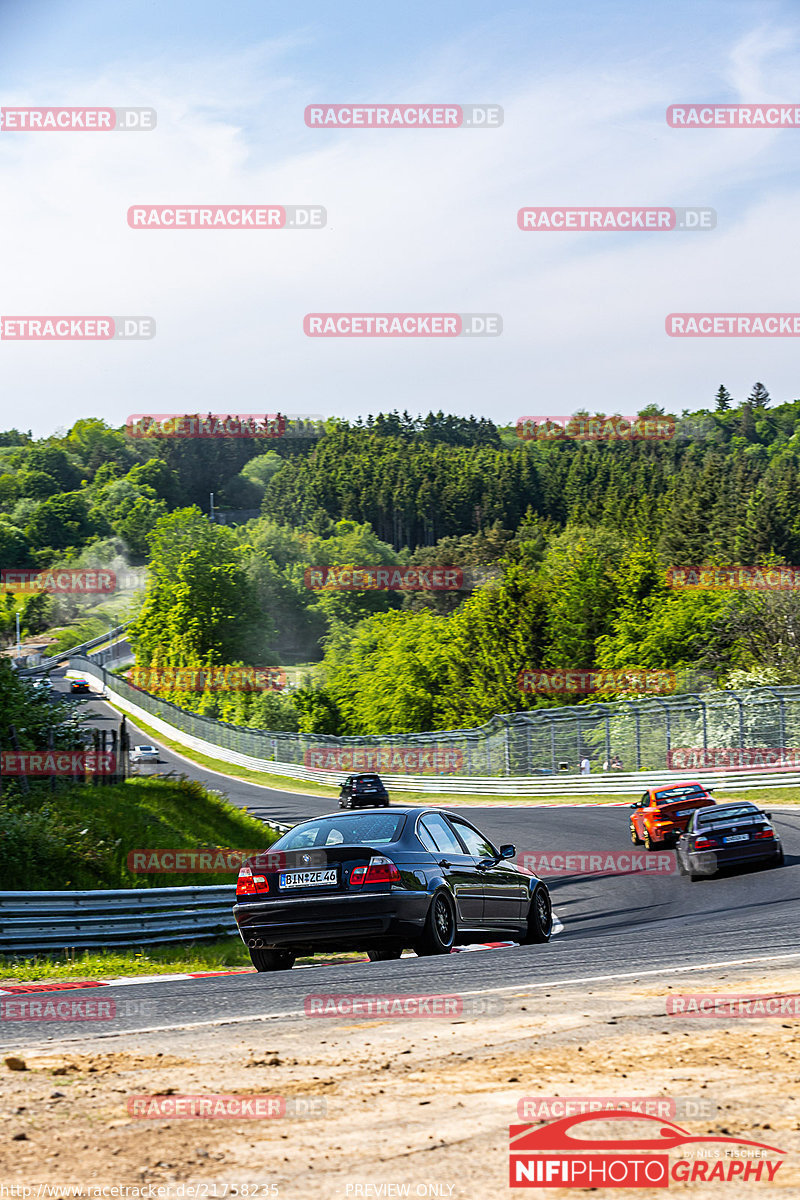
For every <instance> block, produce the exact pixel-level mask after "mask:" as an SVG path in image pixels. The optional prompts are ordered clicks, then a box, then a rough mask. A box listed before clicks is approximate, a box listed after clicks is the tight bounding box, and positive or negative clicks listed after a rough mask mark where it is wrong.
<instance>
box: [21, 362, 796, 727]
mask: <svg viewBox="0 0 800 1200" xmlns="http://www.w3.org/2000/svg"><path fill="white" fill-rule="evenodd" d="M633 407H634V406H625V405H622V406H621V408H622V409H624V411H625V412H626V413H628V414H630V412H631V409H632V408H633ZM577 415H578V416H585V417H589V416H593V417H594V416H597V417H604V416H605V415H606V414H596V413H592V412H591V411H590V410H589V409H588V408H579V409H578V410H577ZM637 415H638V416H641V417H642V418H650V417H664V416H666V417H669V418H671V419H672V420H674V422H675V434H674V436H673V437H671V438H668V439H663V440H648V439H643V438H640V439H636V440H628V439H612V440H580V439H573V440H569V439H561V440H558V439H554V438H544V437H543V438H542V439H541V440H540V439H539V438H537V437H524V438H522V437H520V436H518V431H517V429H516V428H515V427H514V426H513V425H512V426H506V427H500V426H496V425H495V424H493V423H492V422H491V421H489V420H487V419H485V418H480V419H476V418H463V417H457V416H449V415H446V414H444V413H441V412H440V413H436V414H433V413H429V414H428V415H427V416H425V417H412V416H410V415H409V414H408V413H403V414H399V413H396V412H394V413H389V414H379V415H378V416H376V417H374V418H373V417H369V418H367V420H365V421H358V422H356V423H349V422H347V421H343V420H336V419H331V420H328V421H326V422H325V423H324V427H323V428H322V429H319V430H316V431H314V434H315V435H314V436H308V437H295V438H291V439H289V438H274V439H265V438H226V439H214V440H204V439H199V438H194V439H185V438H184V439H178V438H170V437H166V436H159V435H156V436H152V437H146V438H141V437H140V438H131V437H130V436H128V434H127V433H126V431H125V428H124V427H122V428H119V429H114V428H111V427H109V426H108V425H106V424H105V423H104V422H103V421H100V420H98V419H96V418H87V419H85V420H82V421H79V422H77V423H76V424H75V425H74V426H73V428H72V429H70V430H69V431H68V432H66V433H63V434H61V435H58V436H53V437H48V438H44V439H33V438H32V437H31V436H30V435H29V434H25V433H20V432H19V431H17V430H11V431H8V432H6V433H3V434H0V567H2V568H20V567H33V568H43V567H46V566H51V565H66V564H70V565H80V566H89V565H103V566H107V565H109V564H112V563H113V564H116V565H117V568H118V567H119V564H121V563H122V564H128V565H129V566H131V567H143V566H146V567H147V585H146V588H145V589H144V591H143V592H142V593H141V594H139V595H138V596H136V597H134V599H133V601H132V604H131V608H130V614H131V615H133V616H134V623H133V626H132V628H131V631H130V635H131V641H132V643H133V644H134V646H135V649H136V659H137V665H138V666H141V667H145V668H146V667H152V668H178V667H183V668H189V669H202V668H203V667H212V666H216V667H219V666H227V665H231V666H236V665H247V666H257V667H260V666H273V665H282V666H288V665H291V664H306V666H304V667H303V668H301V671H300V678H299V680H298V681H297V682H296V684H295V685H293V686H292V687H291V688H289V689H287V690H285V691H281V692H254V693H233V692H231V693H224V692H214V693H212V692H211V691H206V692H176V691H174V690H172V691H170V690H168V689H161V690H160V691H159V693H158V694H161V695H164V696H165V697H166V698H168V699H170V700H173V701H174V702H176V703H179V704H181V705H183V706H184V707H187V708H192V709H194V710H197V711H202V712H207V713H209V714H211V715H215V716H218V717H220V718H222V719H223V720H226V721H230V722H232V723H236V724H243V725H251V726H255V727H259V728H265V729H274V730H298V729H299V730H303V731H307V732H318V733H339V734H354V735H358V734H375V733H401V732H407V731H423V730H426V729H452V728H466V727H471V726H474V725H477V724H480V723H482V722H483V721H485V720H487V719H488V718H489V717H491V716H492V715H493V714H495V713H499V712H516V711H522V710H525V709H530V708H536V707H540V706H544V705H552V704H557V703H558V704H563V703H577V702H591V700H592V699H593V698H594V699H596V698H598V694H597V693H595V694H594V696H589V697H581V696H580V695H572V696H569V695H562V696H559V697H558V698H555V697H552V696H542V695H536V694H531V693H525V692H522V691H520V687H519V682H518V680H519V674H520V671H522V670H525V669H531V668H555V669H564V668H576V669H589V668H601V669H618V670H621V669H644V668H646V669H661V670H670V671H674V672H675V673H676V677H677V686H678V689H679V690H698V689H699V688H712V687H714V688H720V687H726V686H728V687H730V686H738V685H739V684H740V683H741V681H742V680H748V681H750V682H751V683H795V682H798V668H799V667H800V663H798V654H799V653H800V652H799V651H798V649H797V647H798V645H800V639H799V638H798V628H797V626H798V603H797V599H796V597H795V595H794V592H793V591H790V590H784V591H778V590H775V591H773V590H758V589H747V590H732V589H726V588H721V587H717V588H709V587H703V588H683V589H678V588H674V587H672V586H670V582H669V578H670V577H669V575H668V572H669V569H670V568H671V567H676V566H686V565H701V564H715V565H726V564H745V565H749V566H758V565H769V564H774V563H789V564H794V563H800V476H799V471H800V400H797V401H792V402H790V403H785V404H780V405H778V404H772V402H771V400H770V397H769V394H768V392H767V391H766V389H765V388H764V387H763V385H762V384H756V385H755V386H754V387H753V389H752V392H751V394H750V396H749V397H748V398H747V399H745V400H743V401H736V400H734V399H733V398H732V397H731V396H730V394H729V393H728V392H727V390H726V389H725V388H724V386H720V388H719V390H718V392H717V394H716V396H715V397H713V399H712V401H711V403H710V404H709V407H708V408H707V409H702V410H698V411H695V412H688V411H683V412H681V413H680V414H677V413H666V414H665V413H664V412H663V410H661V409H659V408H656V407H654V406H646V405H645V406H641V407H639V408H638V411H637ZM211 493H213V494H214V497H215V509H216V517H217V520H216V521H214V522H212V521H211V520H210V518H209V511H210V494H211ZM254 512H255V513H260V515H259V516H256V517H254V518H253V519H247V520H245V519H244V518H245V517H247V516H249V515H250V514H252V513H254ZM229 520H230V521H232V522H234V523H231V524H228V523H226V524H222V523H220V522H221V521H226V522H227V521H229ZM375 565H382V566H390V565H401V566H408V565H417V566H422V567H434V566H452V567H459V568H463V569H464V579H465V582H464V584H463V585H462V587H461V588H460V589H459V590H457V591H456V590H453V591H429V590H416V591H411V590H408V591H392V592H388V591H380V590H375V589H365V590H361V591H356V590H336V589H334V588H323V589H321V590H319V589H314V588H311V587H309V586H307V578H308V577H307V575H306V572H307V569H308V568H309V567H324V566H328V567H331V566H337V567H342V566H344V567H351V568H352V567H358V566H375ZM0 599H1V601H2V602H1V603H0V635H1V636H2V637H3V638H4V640H5V642H6V644H7V645H8V644H10V642H11V640H12V638H13V628H14V623H15V619H16V615H17V614H19V616H20V620H21V624H22V626H23V631H24V632H37V631H40V630H46V629H48V628H49V627H51V626H52V625H55V624H58V623H59V622H63V621H65V620H67V619H75V617H76V613H78V609H79V607H80V606H79V605H78V604H77V602H76V601H70V602H67V601H65V599H64V598H63V597H54V596H48V595H44V594H39V595H28V596H25V595H19V594H14V593H13V592H6V593H4V594H3V595H2V597H1V598H0ZM78 615H79V614H78ZM600 698H606V694H603V695H602V696H601V697H600Z"/></svg>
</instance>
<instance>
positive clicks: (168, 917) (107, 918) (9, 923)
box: [0, 884, 236, 954]
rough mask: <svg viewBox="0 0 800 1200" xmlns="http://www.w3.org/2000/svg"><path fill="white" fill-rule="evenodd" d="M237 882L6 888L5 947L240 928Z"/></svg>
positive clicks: (163, 938) (1, 896) (179, 936)
mask: <svg viewBox="0 0 800 1200" xmlns="http://www.w3.org/2000/svg"><path fill="white" fill-rule="evenodd" d="M234 899H235V888H234V887H233V885H232V884H225V885H221V886H212V887H168V888H128V889H122V890H117V891H112V890H108V891H105V890H103V891H86V892H0V953H2V954H15V953H27V952H30V951H36V950H63V949H64V948H65V947H74V948H75V949H80V950H84V949H91V948H92V947H96V948H99V947H103V946H139V945H147V944H150V943H153V942H185V941H191V940H193V939H195V938H210V937H220V936H224V935H226V934H233V933H236V922H235V921H234V919H233V914H232V911H231V907H232V904H233V902H234Z"/></svg>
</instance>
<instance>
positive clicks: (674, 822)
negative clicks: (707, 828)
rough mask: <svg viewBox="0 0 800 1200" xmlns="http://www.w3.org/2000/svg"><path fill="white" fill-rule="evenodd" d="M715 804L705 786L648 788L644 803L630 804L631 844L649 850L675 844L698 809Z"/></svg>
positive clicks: (642, 800) (640, 801) (700, 784)
mask: <svg viewBox="0 0 800 1200" xmlns="http://www.w3.org/2000/svg"><path fill="white" fill-rule="evenodd" d="M714 803H716V802H715V800H714V797H713V796H712V795H711V794H710V793H709V790H708V788H705V787H703V785H702V783H682V784H679V785H678V786H677V787H660V788H648V789H647V791H646V792H645V794H644V795H643V796H642V798H641V800H637V801H636V803H635V804H632V805H631V809H632V810H633V811H632V812H631V841H632V842H633V844H634V846H641V845H642V844H643V843H644V847H645V849H646V850H654V849H655V848H656V847H657V846H667V845H670V846H672V845H674V844H675V842H677V840H678V838H679V837H680V835H681V834H682V833H683V831H684V829H685V828H686V826H687V824H688V821H689V817H690V816H691V815H692V813H693V812H694V811H695V809H697V808H705V807H706V806H707V805H709V804H714Z"/></svg>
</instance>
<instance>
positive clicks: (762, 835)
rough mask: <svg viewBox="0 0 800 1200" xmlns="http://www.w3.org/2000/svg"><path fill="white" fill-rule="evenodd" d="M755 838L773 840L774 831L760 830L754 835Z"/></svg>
mask: <svg viewBox="0 0 800 1200" xmlns="http://www.w3.org/2000/svg"><path fill="white" fill-rule="evenodd" d="M756 837H757V838H774V837H775V830H774V829H772V828H770V829H760V830H759V832H758V833H757V834H756Z"/></svg>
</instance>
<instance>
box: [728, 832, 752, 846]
mask: <svg viewBox="0 0 800 1200" xmlns="http://www.w3.org/2000/svg"><path fill="white" fill-rule="evenodd" d="M722 840H723V842H724V843H725V845H726V846H727V844H728V842H748V841H749V840H750V835H749V834H747V833H736V834H734V835H733V837H726V838H723V839H722Z"/></svg>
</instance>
